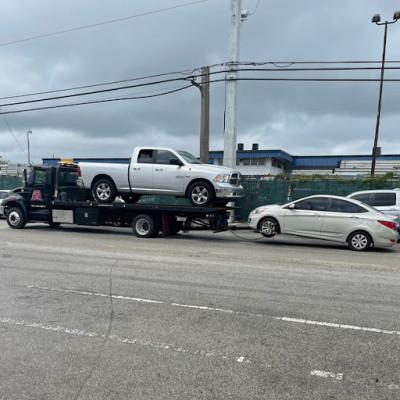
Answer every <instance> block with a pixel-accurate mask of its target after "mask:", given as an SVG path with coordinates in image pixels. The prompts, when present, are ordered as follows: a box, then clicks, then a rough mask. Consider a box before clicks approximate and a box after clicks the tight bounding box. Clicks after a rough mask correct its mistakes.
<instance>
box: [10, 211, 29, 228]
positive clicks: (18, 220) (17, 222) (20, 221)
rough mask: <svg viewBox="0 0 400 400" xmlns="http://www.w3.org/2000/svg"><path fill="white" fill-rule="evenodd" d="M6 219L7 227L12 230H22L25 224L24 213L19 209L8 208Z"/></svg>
mask: <svg viewBox="0 0 400 400" xmlns="http://www.w3.org/2000/svg"><path fill="white" fill-rule="evenodd" d="M6 219H7V224H8V226H9V227H10V228H12V229H22V228H23V227H24V226H25V225H26V222H27V221H26V217H25V213H24V211H23V210H22V209H21V208H19V207H13V208H10V209H9V210H8V212H7V215H6Z"/></svg>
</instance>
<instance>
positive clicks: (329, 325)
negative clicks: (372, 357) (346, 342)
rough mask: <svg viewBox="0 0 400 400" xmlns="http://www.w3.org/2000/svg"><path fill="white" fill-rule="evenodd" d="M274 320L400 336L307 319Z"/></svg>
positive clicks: (387, 331) (396, 332)
mask: <svg viewBox="0 0 400 400" xmlns="http://www.w3.org/2000/svg"><path fill="white" fill-rule="evenodd" d="M275 318H276V319H277V320H279V321H285V322H295V323H297V324H306V325H318V326H327V327H330V328H340V329H351V330H355V331H364V332H373V333H384V334H386V335H400V331H389V330H386V329H379V328H367V327H365V326H356V325H345V324H336V323H332V322H321V321H312V320H308V319H298V318H287V317H275Z"/></svg>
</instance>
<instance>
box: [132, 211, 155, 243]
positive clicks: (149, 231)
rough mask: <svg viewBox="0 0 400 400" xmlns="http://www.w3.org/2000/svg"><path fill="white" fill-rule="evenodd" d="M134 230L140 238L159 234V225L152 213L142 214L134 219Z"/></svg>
mask: <svg viewBox="0 0 400 400" xmlns="http://www.w3.org/2000/svg"><path fill="white" fill-rule="evenodd" d="M132 230H133V232H134V233H135V235H136V236H137V237H139V238H150V237H154V236H156V235H157V233H158V231H159V225H158V223H157V221H156V219H155V218H154V217H152V216H151V215H147V214H140V215H138V216H136V217H135V219H134V220H133V222H132Z"/></svg>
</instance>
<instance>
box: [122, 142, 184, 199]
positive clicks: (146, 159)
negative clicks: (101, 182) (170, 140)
mask: <svg viewBox="0 0 400 400" xmlns="http://www.w3.org/2000/svg"><path fill="white" fill-rule="evenodd" d="M177 158H178V157H177V156H176V155H175V154H174V153H171V152H170V151H168V150H152V149H141V150H140V151H139V153H138V157H137V160H132V162H131V166H130V176H129V178H130V184H131V188H132V191H133V192H137V193H140V192H141V191H146V192H153V193H158V194H162V193H166V194H177V195H179V194H183V193H184V188H185V170H186V169H187V167H185V166H181V165H174V164H171V163H170V160H171V159H177Z"/></svg>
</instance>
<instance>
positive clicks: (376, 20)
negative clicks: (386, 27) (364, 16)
mask: <svg viewBox="0 0 400 400" xmlns="http://www.w3.org/2000/svg"><path fill="white" fill-rule="evenodd" d="M372 22H374V23H376V24H377V23H378V22H381V16H380V15H379V14H374V15H373V16H372Z"/></svg>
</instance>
